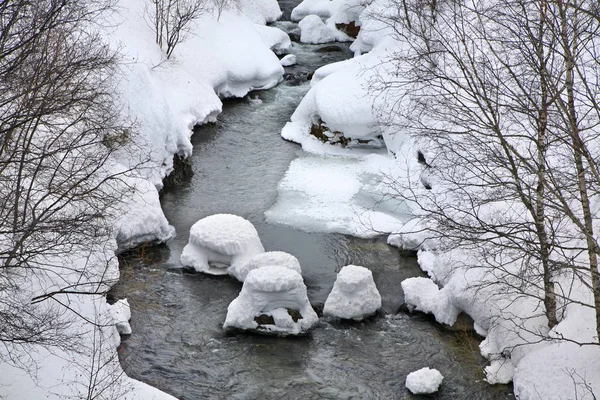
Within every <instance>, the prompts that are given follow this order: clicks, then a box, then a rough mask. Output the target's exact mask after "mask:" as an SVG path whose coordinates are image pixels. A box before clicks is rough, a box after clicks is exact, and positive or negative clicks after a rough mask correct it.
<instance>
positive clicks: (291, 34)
mask: <svg viewBox="0 0 600 400" xmlns="http://www.w3.org/2000/svg"><path fill="white" fill-rule="evenodd" d="M288 36H289V37H290V40H291V41H292V42H296V43H300V32H289V33H288Z"/></svg>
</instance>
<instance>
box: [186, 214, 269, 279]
mask: <svg viewBox="0 0 600 400" xmlns="http://www.w3.org/2000/svg"><path fill="white" fill-rule="evenodd" d="M264 251H265V250H264V248H263V246H262V243H261V241H260V238H259V237H258V232H256V228H254V225H252V223H251V222H250V221H248V220H246V219H244V218H242V217H239V216H237V215H232V214H215V215H211V216H208V217H206V218H203V219H201V220H200V221H198V222H196V223H195V224H194V225H192V228H191V229H190V239H189V242H188V244H187V245H186V246H185V247H184V248H183V252H182V253H181V263H182V264H183V265H185V266H191V267H194V269H196V271H198V272H205V273H208V274H212V275H225V274H227V267H229V266H230V265H234V264H236V263H238V262H243V261H245V260H246V259H248V258H250V257H252V256H254V255H256V254H259V253H262V252H264Z"/></svg>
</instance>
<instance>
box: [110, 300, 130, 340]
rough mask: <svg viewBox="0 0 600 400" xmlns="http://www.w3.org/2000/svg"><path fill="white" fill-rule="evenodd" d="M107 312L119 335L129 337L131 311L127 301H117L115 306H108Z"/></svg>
mask: <svg viewBox="0 0 600 400" xmlns="http://www.w3.org/2000/svg"><path fill="white" fill-rule="evenodd" d="M109 310H110V315H111V316H112V318H113V320H114V321H115V326H116V327H117V331H118V332H119V334H121V335H131V325H129V320H130V319H131V309H130V308H129V302H128V301H127V299H121V300H117V302H116V303H115V304H113V305H111V306H110V308H109Z"/></svg>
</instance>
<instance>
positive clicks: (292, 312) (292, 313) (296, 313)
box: [287, 308, 302, 322]
mask: <svg viewBox="0 0 600 400" xmlns="http://www.w3.org/2000/svg"><path fill="white" fill-rule="evenodd" d="M287 312H288V314H289V315H290V317H292V320H293V321H294V322H298V320H299V319H302V314H300V311H298V310H293V309H290V308H288V309H287Z"/></svg>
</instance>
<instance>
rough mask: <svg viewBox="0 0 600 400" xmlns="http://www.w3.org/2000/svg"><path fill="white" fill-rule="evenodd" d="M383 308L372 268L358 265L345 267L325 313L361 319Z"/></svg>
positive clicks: (340, 273) (324, 310)
mask: <svg viewBox="0 0 600 400" xmlns="http://www.w3.org/2000/svg"><path fill="white" fill-rule="evenodd" d="M380 308H381V296H380V295H379V292H378V291H377V287H376V286H375V282H374V281H373V274H372V273H371V271H370V270H368V269H367V268H364V267H359V266H356V265H347V266H345V267H343V268H342V269H341V270H340V272H339V273H338V275H337V278H336V280H335V283H334V284H333V289H332V290H331V293H330V294H329V296H328V297H327V300H326V301H325V307H324V309H323V314H324V315H330V316H333V317H338V318H344V319H354V320H357V321H360V320H361V319H363V318H364V317H367V316H369V315H372V314H374V313H375V312H376V311H377V310H379V309H380Z"/></svg>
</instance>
